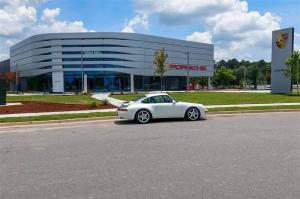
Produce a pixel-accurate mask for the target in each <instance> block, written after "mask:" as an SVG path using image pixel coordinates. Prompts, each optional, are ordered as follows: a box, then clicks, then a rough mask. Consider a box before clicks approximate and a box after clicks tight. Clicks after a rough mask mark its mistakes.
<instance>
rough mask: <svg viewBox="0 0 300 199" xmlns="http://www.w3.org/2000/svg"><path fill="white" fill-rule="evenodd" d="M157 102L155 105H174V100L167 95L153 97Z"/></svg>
mask: <svg viewBox="0 0 300 199" xmlns="http://www.w3.org/2000/svg"><path fill="white" fill-rule="evenodd" d="M153 98H154V100H155V103H172V101H173V100H172V99H171V98H170V97H169V96H166V95H159V96H155V97H153Z"/></svg>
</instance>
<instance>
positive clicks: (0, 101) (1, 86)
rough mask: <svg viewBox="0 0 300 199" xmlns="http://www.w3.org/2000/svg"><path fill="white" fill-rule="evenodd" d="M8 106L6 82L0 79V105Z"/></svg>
mask: <svg viewBox="0 0 300 199" xmlns="http://www.w3.org/2000/svg"><path fill="white" fill-rule="evenodd" d="M5 104H6V81H5V79H4V78H0V105H5Z"/></svg>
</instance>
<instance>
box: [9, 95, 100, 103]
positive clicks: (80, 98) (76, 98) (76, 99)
mask: <svg viewBox="0 0 300 199" xmlns="http://www.w3.org/2000/svg"><path fill="white" fill-rule="evenodd" d="M22 101H39V102H52V103H63V104H92V103H97V104H101V103H102V101H100V100H97V99H94V98H92V97H91V96H89V95H19V96H7V102H22Z"/></svg>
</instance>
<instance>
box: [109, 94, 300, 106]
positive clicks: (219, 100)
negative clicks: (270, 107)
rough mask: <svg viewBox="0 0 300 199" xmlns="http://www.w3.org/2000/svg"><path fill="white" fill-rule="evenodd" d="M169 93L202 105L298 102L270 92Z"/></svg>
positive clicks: (128, 96)
mask: <svg viewBox="0 0 300 199" xmlns="http://www.w3.org/2000/svg"><path fill="white" fill-rule="evenodd" d="M169 94H170V95H171V96H172V97H174V98H175V99H177V100H179V101H185V102H194V103H201V104H204V105H223V104H266V103H280V102H282V103H283V102H299V103H300V96H295V95H293V96H289V95H280V94H270V93H234V92H232V93H224V92H188V93H186V92H175V93H169ZM141 95H142V94H129V95H111V97H114V98H117V99H121V100H125V101H130V100H132V99H134V98H136V97H138V96H141Z"/></svg>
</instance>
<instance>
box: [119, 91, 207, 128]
mask: <svg viewBox="0 0 300 199" xmlns="http://www.w3.org/2000/svg"><path fill="white" fill-rule="evenodd" d="M117 112H118V116H119V118H121V119H128V120H136V121H137V122H138V123H141V124H145V123H148V122H149V121H151V120H152V119H158V118H185V119H187V120H191V121H195V120H199V119H206V112H207V109H206V108H205V107H204V106H203V105H202V104H194V103H187V102H178V101H175V100H174V99H172V98H171V97H170V96H169V95H168V94H167V93H150V94H147V95H145V96H143V97H140V98H139V99H137V100H135V101H130V102H125V103H123V104H122V105H121V106H120V107H119V108H118V110H117Z"/></svg>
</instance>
